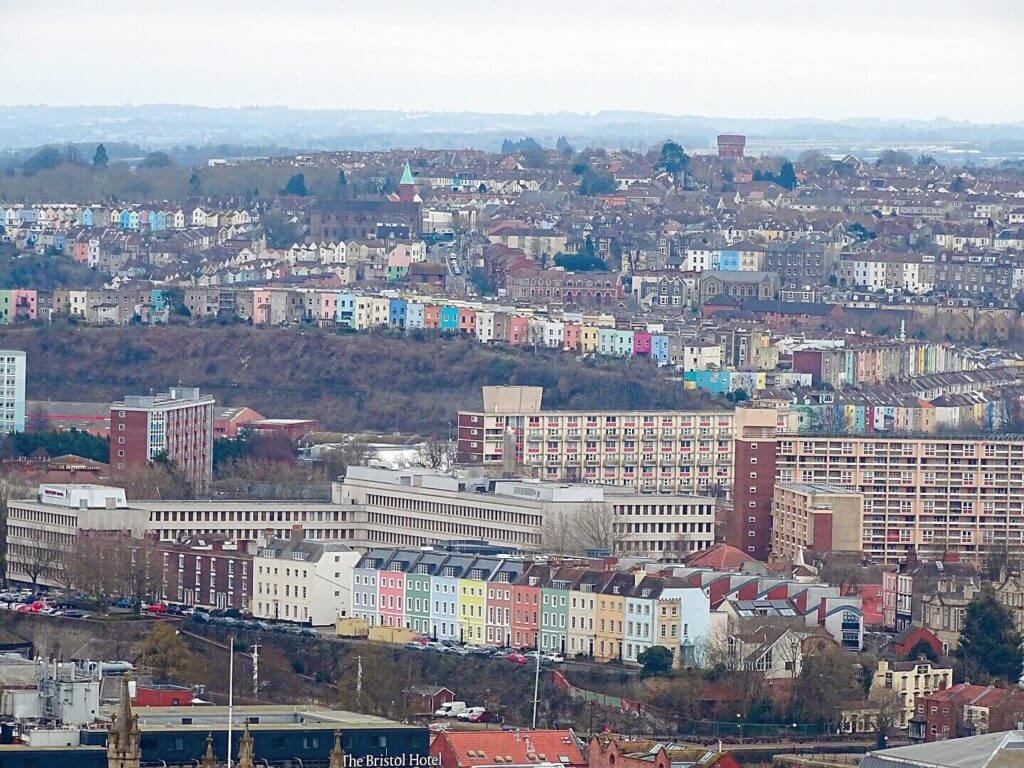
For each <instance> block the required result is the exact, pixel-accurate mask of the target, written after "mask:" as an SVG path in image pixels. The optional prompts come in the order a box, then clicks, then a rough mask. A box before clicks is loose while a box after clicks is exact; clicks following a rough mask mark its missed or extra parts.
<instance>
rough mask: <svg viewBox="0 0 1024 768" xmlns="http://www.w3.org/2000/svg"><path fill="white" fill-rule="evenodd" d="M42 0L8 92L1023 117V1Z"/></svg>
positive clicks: (22, 38)
mask: <svg viewBox="0 0 1024 768" xmlns="http://www.w3.org/2000/svg"><path fill="white" fill-rule="evenodd" d="M46 5H47V8H46V13H32V14H27V13H21V12H19V7H21V4H20V3H18V4H16V3H15V0H0V12H3V11H6V13H5V18H6V20H7V21H8V23H9V25H10V27H11V29H10V34H9V35H8V36H7V37H6V39H5V44H4V46H3V48H2V49H0V64H6V65H7V68H8V70H10V71H16V72H17V73H18V75H17V76H16V77H12V78H10V79H9V82H8V83H7V84H6V85H5V89H4V92H3V93H2V94H0V104H4V105H12V106H33V105H50V106H55V107H61V106H80V107H89V106H108V105H109V106H143V105H164V104H166V105H183V106H185V105H188V106H199V107H209V108H245V107H251V106H254V105H261V106H262V107H263V108H267V107H274V106H287V107H288V108H290V109H296V110H302V109H355V110H372V111H378V110H380V111H402V112H424V113H426V112H429V113H450V112H474V113H479V114H496V115H502V114H509V115H525V116H529V115H552V114H555V115H557V114H559V113H578V114H584V115H588V114H589V115H593V114H595V113H597V112H648V113H657V114H660V115H666V116H675V117H679V116H707V117H716V116H731V119H737V118H736V117H735V116H743V115H746V116H749V117H746V118H742V119H764V120H771V119H798V120H799V119H804V120H825V121H850V120H864V119H875V118H877V119H880V120H884V121H900V120H934V119H937V118H945V119H949V120H951V121H954V122H963V121H969V122H971V123H973V124H982V125H984V124H998V123H1013V122H1019V121H1021V120H1022V119H1024V104H1022V100H1021V99H1019V98H1017V97H1015V95H1014V94H1015V93H1016V83H1015V74H1016V71H1017V56H1016V50H1015V47H1016V46H1015V44H1014V43H1013V40H1015V39H1020V35H1021V32H1024V22H1022V21H1021V20H1020V18H1019V15H1018V14H1017V13H1015V11H1016V10H1017V7H1016V5H1015V4H1014V3H1011V2H1009V0H988V1H987V2H986V1H982V2H977V3H973V4H971V5H970V6H965V5H964V4H963V3H958V2H949V1H947V2H936V1H935V0H908V1H907V2H903V3H886V2H882V0H865V2H859V3H856V4H854V3H843V4H842V5H839V4H837V3H811V2H805V1H803V0H780V1H779V2H776V3H771V4H764V3H758V2H754V0H733V2H732V3H729V4H727V5H723V4H718V5H717V6H712V5H711V4H708V3H706V2H694V0H678V1H677V2H669V1H668V0H637V1H636V2H634V3H632V4H630V5H629V6H628V7H623V6H622V5H621V4H616V3H612V2H610V1H609V0H604V1H603V2H596V3H594V2H587V3H584V2H582V0H563V2H561V3H542V2H540V0H520V2H518V3H516V4H515V5H514V6H509V7H502V8H497V7H491V6H490V5H487V4H481V3H478V2H474V1H473V0H436V1H435V2H432V3H429V4H427V3H410V2H408V0H380V1H379V2H377V3H374V4H372V5H371V6H366V5H365V4H356V3H350V2H329V0H295V2H292V3H291V4H289V5H288V6H287V7H282V6H279V5H278V4H277V3H274V2H270V0H251V2H248V3H245V4H242V3H236V2H228V3H218V4H209V3H201V2H198V0H179V2H176V3H174V4H165V3H158V2H154V1H153V0H136V1H135V2H127V1H126V0H109V1H107V2H104V3H103V4H102V7H101V8H99V7H97V6H89V5H85V4H81V3H72V2H70V0H53V1H52V2H48V3H47V4H46ZM864 115H870V116H874V118H872V117H867V118H866V117H864Z"/></svg>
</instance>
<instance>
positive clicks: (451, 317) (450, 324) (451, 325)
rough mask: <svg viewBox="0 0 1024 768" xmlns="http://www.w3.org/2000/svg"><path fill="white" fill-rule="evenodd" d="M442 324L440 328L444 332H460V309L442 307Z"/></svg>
mask: <svg viewBox="0 0 1024 768" xmlns="http://www.w3.org/2000/svg"><path fill="white" fill-rule="evenodd" d="M440 320H441V324H440V328H441V330H442V331H458V330H459V308H458V307H441V316H440Z"/></svg>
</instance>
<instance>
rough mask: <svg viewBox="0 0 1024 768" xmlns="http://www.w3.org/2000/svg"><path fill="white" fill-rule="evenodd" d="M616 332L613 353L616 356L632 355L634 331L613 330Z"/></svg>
mask: <svg viewBox="0 0 1024 768" xmlns="http://www.w3.org/2000/svg"><path fill="white" fill-rule="evenodd" d="M612 333H614V334H615V346H614V348H613V350H612V354H613V355H614V356H615V357H631V356H632V355H633V331H612Z"/></svg>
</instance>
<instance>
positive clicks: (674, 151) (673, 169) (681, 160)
mask: <svg viewBox="0 0 1024 768" xmlns="http://www.w3.org/2000/svg"><path fill="white" fill-rule="evenodd" d="M689 164H690V158H689V156H688V155H687V154H686V152H684V151H683V148H682V147H681V146H679V145H678V144H676V143H675V142H674V141H666V142H665V143H664V144H663V145H662V147H661V163H660V165H661V167H662V168H664V169H665V170H666V171H668V172H669V173H671V174H673V175H675V174H677V173H679V172H680V171H685V170H686V168H687V166H688V165H689Z"/></svg>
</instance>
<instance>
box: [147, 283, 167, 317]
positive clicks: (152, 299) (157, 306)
mask: <svg viewBox="0 0 1024 768" xmlns="http://www.w3.org/2000/svg"><path fill="white" fill-rule="evenodd" d="M149 304H150V306H151V307H153V311H154V312H162V311H163V310H164V307H166V306H167V296H166V295H165V294H164V292H163V291H161V290H160V289H159V288H154V289H153V290H151V291H150V292H149Z"/></svg>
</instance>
